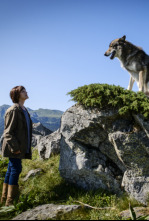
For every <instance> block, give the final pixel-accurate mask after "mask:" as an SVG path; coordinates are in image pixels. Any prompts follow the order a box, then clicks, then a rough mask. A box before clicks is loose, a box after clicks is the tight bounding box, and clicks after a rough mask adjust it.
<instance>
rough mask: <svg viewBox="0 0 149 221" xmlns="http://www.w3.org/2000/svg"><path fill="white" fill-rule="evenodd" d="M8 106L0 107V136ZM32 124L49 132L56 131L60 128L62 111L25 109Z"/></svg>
mask: <svg viewBox="0 0 149 221" xmlns="http://www.w3.org/2000/svg"><path fill="white" fill-rule="evenodd" d="M9 107H10V106H9V105H2V106H0V136H1V135H2V133H3V130H4V116H5V112H6V110H7V109H8V108H9ZM27 109H28V111H29V113H30V115H31V118H32V121H33V123H38V122H40V123H42V124H43V125H44V126H45V127H46V128H48V129H49V130H51V131H56V130H57V129H58V128H59V127H60V119H61V116H62V114H63V112H62V111H59V110H49V109H42V108H40V109H38V110H32V109H30V108H27Z"/></svg>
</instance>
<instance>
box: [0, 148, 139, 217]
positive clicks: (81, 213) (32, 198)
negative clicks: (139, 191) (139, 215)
mask: <svg viewBox="0 0 149 221" xmlns="http://www.w3.org/2000/svg"><path fill="white" fill-rule="evenodd" d="M59 159H60V156H53V157H51V158H50V159H48V160H45V161H42V160H40V159H39V156H38V151H37V150H35V151H33V160H23V171H22V174H21V176H20V180H19V186H20V198H19V201H18V202H15V211H12V212H10V213H8V212H7V213H6V214H5V215H4V213H2V214H1V213H0V220H6V219H7V220H8V219H12V218H13V217H15V216H16V215H18V214H20V213H22V212H24V211H26V210H28V209H32V208H34V207H36V206H38V205H43V204H51V203H53V204H57V205H72V204H78V203H76V201H80V202H82V203H85V204H89V205H90V206H93V207H100V208H101V207H113V208H114V209H108V210H92V209H87V208H85V207H83V206H82V209H80V210H77V211H74V212H72V213H69V214H65V215H63V216H60V217H57V218H56V219H60V220H97V219H98V220H121V217H120V216H119V213H120V212H121V211H122V210H124V209H128V208H129V202H130V199H129V197H128V196H127V195H126V196H123V197H121V198H118V197H117V196H116V195H114V194H111V193H108V192H106V191H104V190H101V189H99V190H96V191H88V192H87V191H85V190H83V189H80V188H78V187H76V186H74V185H72V184H70V183H68V182H66V181H65V180H64V179H63V178H62V177H61V176H60V173H59V170H58V168H59ZM7 164H8V160H7V159H1V165H3V166H2V168H1V169H2V170H5V171H6V169H7ZM37 168H41V169H42V170H43V173H41V174H39V175H36V176H35V177H30V178H29V179H28V181H26V182H23V178H24V177H25V176H26V175H27V174H28V172H29V171H30V170H32V169H37ZM3 181H4V174H3V176H2V179H1V180H0V188H1V189H2V183H3ZM0 194H1V192H0ZM131 205H132V206H133V207H134V205H135V206H138V205H139V204H137V203H136V202H135V203H132V202H131Z"/></svg>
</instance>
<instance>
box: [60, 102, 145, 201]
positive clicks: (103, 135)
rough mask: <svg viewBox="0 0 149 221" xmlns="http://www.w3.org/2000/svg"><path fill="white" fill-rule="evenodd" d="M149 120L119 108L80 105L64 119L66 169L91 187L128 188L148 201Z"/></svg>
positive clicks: (70, 176) (78, 181)
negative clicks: (125, 114)
mask: <svg viewBox="0 0 149 221" xmlns="http://www.w3.org/2000/svg"><path fill="white" fill-rule="evenodd" d="M148 129H149V121H147V120H146V121H145V120H144V118H143V117H142V116H138V115H131V114H130V115H129V114H128V115H127V116H120V115H119V113H118V110H117V109H112V108H111V109H107V110H106V109H105V110H99V109H98V108H87V109H85V108H84V107H83V106H81V105H75V106H73V107H71V108H70V109H69V110H67V111H66V112H65V113H64V114H63V116H62V120H61V128H60V133H61V140H60V150H61V158H60V167H59V170H60V173H61V176H62V177H63V178H65V179H66V180H67V181H69V182H71V183H74V184H76V185H78V186H80V187H83V188H85V189H87V190H89V189H98V188H102V189H105V190H108V191H111V192H114V193H116V194H120V193H121V191H122V189H124V190H125V191H126V192H128V193H129V194H130V195H131V196H132V197H134V198H135V199H137V200H138V201H139V202H141V203H144V204H146V202H147V198H148V193H149V164H148V160H149V138H148V137H149V136H148V135H149V133H148V131H149V130H148Z"/></svg>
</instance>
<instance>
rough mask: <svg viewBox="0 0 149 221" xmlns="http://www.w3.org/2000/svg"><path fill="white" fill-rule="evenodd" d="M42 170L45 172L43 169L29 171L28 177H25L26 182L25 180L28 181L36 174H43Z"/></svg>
mask: <svg viewBox="0 0 149 221" xmlns="http://www.w3.org/2000/svg"><path fill="white" fill-rule="evenodd" d="M41 172H43V171H42V169H40V168H39V169H36V170H31V171H29V172H28V174H27V175H26V177H25V178H23V181H24V182H25V181H27V180H28V179H29V178H30V177H34V176H36V175H39V174H41Z"/></svg>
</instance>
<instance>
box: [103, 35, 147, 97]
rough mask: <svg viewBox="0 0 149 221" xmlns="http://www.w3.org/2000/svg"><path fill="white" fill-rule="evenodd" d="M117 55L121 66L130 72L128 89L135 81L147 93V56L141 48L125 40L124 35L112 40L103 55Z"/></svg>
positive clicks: (112, 56)
mask: <svg viewBox="0 0 149 221" xmlns="http://www.w3.org/2000/svg"><path fill="white" fill-rule="evenodd" d="M110 55H111V57H110V58H111V59H114V58H115V57H117V58H118V59H119V60H120V62H121V66H122V67H123V68H125V69H126V70H127V71H128V72H129V73H130V82H129V86H128V90H132V88H133V84H134V82H135V81H136V82H137V85H138V87H139V91H142V92H144V93H145V94H146V95H149V56H148V55H147V54H146V53H145V52H144V51H143V50H142V48H140V47H137V46H135V45H133V44H132V43H130V42H128V41H126V36H123V37H122V38H118V39H116V40H113V41H112V42H111V43H110V45H109V49H108V50H107V51H106V52H105V56H110Z"/></svg>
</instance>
